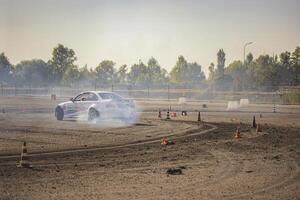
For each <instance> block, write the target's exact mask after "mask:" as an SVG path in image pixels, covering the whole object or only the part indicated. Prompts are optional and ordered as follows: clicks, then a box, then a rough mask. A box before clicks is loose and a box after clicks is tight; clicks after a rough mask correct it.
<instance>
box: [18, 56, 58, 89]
mask: <svg viewBox="0 0 300 200" xmlns="http://www.w3.org/2000/svg"><path fill="white" fill-rule="evenodd" d="M15 68H16V72H15V73H16V78H17V80H18V83H19V84H24V85H30V86H35V87H42V86H45V85H48V84H51V82H52V81H53V76H52V71H53V69H52V66H51V65H49V64H47V63H46V62H44V61H43V60H40V59H39V60H36V59H33V60H24V61H21V62H20V63H18V64H17V65H16V67H15Z"/></svg>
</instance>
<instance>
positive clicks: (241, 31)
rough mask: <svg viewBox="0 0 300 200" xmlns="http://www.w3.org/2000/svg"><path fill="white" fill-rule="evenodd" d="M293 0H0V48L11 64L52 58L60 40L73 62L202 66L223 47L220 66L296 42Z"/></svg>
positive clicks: (299, 29)
mask: <svg viewBox="0 0 300 200" xmlns="http://www.w3.org/2000/svg"><path fill="white" fill-rule="evenodd" d="M299 21H300V1H299V0H248V1H246V0H198V1H196V0H193V1H192V0H191V1H188V0H185V1H184V0H182V1H176V0H173V1H163V0H160V1H154V0H149V1H142V0H136V1H129V0H124V1H121V0H119V1H117V0H107V1H101V0H98V1H96V0H0V52H3V51H4V52H5V54H6V55H7V56H8V57H9V59H10V61H11V62H12V63H13V64H16V63H18V62H20V61H21V60H24V59H33V58H41V59H44V60H45V61H47V60H48V59H50V58H51V52H52V50H53V48H54V47H55V46H56V45H57V44H58V43H61V44H63V45H65V46H67V47H69V48H72V49H74V51H75V53H76V55H77V57H78V61H77V64H79V66H83V65H84V64H87V65H88V66H89V67H95V66H97V65H98V63H99V62H101V61H102V60H104V59H111V60H113V61H115V62H116V64H117V67H119V66H120V65H122V64H127V65H131V64H133V63H137V62H138V61H139V59H141V60H142V61H143V62H147V60H148V59H149V58H150V57H151V56H153V57H155V58H156V59H157V60H158V61H159V63H160V64H161V66H162V67H164V68H166V69H167V70H168V71H169V70H170V69H171V68H172V67H173V66H174V65H175V63H176V60H177V57H178V56H179V55H183V56H184V57H185V58H186V59H187V60H188V61H190V62H192V61H196V62H198V63H199V64H200V65H202V67H203V69H204V70H205V71H207V68H208V66H209V63H210V62H216V53H217V51H218V50H219V49H220V48H223V49H224V51H225V53H226V65H227V64H229V62H231V61H233V60H235V59H242V58H243V45H244V44H245V42H249V41H252V42H254V43H253V44H252V45H250V46H248V47H247V51H248V52H249V51H251V52H252V53H253V54H254V57H256V56H257V55H259V54H263V53H268V54H271V55H273V53H274V54H278V53H280V52H282V51H285V50H288V51H293V50H294V49H295V47H296V46H297V45H298V46H299V45H300V22H299Z"/></svg>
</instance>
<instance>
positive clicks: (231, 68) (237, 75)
mask: <svg viewBox="0 0 300 200" xmlns="http://www.w3.org/2000/svg"><path fill="white" fill-rule="evenodd" d="M245 71H246V69H245V68H244V67H243V63H242V61H240V60H235V61H233V62H232V63H230V64H229V65H228V67H226V68H225V72H226V74H228V75H230V76H231V77H232V78H233V84H234V85H233V87H234V88H233V89H234V90H242V89H243V88H245V85H244V84H246V81H245V77H244V75H245Z"/></svg>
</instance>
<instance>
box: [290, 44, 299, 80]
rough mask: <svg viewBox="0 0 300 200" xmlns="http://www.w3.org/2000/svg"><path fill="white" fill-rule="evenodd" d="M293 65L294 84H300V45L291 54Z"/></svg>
mask: <svg viewBox="0 0 300 200" xmlns="http://www.w3.org/2000/svg"><path fill="white" fill-rule="evenodd" d="M291 67H292V72H293V75H294V78H293V84H294V85H298V84H300V47H296V49H295V51H294V52H293V53H292V56H291Z"/></svg>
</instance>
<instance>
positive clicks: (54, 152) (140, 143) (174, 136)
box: [0, 120, 217, 165]
mask: <svg viewBox="0 0 300 200" xmlns="http://www.w3.org/2000/svg"><path fill="white" fill-rule="evenodd" d="M169 122H172V123H174V122H180V123H192V124H195V122H191V121H180V120H176V121H175V120H173V121H169ZM205 125H206V126H209V127H211V128H209V129H207V130H203V131H200V132H198V131H199V128H197V129H194V130H190V131H187V132H185V133H183V134H181V135H179V134H178V135H177V134H175V135H174V134H167V135H165V136H164V137H171V136H172V137H173V138H174V139H178V138H183V137H187V136H195V135H200V134H204V133H208V132H211V131H214V130H216V129H217V126H215V125H212V124H205ZM160 140H161V137H159V138H152V139H148V140H140V141H137V142H133V143H127V144H122V145H108V146H102V147H91V148H80V149H68V150H61V151H52V152H39V153H32V154H30V156H29V157H40V156H45V155H46V156H55V155H62V154H73V153H82V152H93V151H100V150H111V149H118V148H124V147H133V146H139V145H145V144H152V143H156V142H160ZM19 157H20V155H18V154H14V155H5V156H0V160H1V159H11V158H19ZM1 165H5V164H1Z"/></svg>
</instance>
